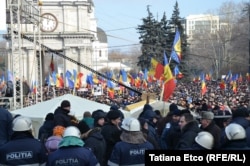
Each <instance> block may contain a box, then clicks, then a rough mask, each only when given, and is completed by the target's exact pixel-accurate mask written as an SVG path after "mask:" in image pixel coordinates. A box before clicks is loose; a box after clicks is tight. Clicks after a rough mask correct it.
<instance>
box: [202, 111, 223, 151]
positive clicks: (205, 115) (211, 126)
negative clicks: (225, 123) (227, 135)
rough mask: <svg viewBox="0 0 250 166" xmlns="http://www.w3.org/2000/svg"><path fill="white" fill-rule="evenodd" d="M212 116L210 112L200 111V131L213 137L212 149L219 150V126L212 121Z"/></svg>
mask: <svg viewBox="0 0 250 166" xmlns="http://www.w3.org/2000/svg"><path fill="white" fill-rule="evenodd" d="M213 119H214V114H213V112H211V111H202V112H201V120H200V123H201V127H200V129H201V130H203V131H207V132H209V133H210V134H212V135H213V138H214V143H213V146H214V147H213V149H219V148H220V138H221V135H220V134H221V129H220V127H219V126H217V125H216V124H215V122H214V121H213Z"/></svg>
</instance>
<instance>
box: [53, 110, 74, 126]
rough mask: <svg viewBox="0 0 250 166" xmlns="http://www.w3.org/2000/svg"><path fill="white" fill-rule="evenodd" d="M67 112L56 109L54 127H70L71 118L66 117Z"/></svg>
mask: <svg viewBox="0 0 250 166" xmlns="http://www.w3.org/2000/svg"><path fill="white" fill-rule="evenodd" d="M68 113H69V111H67V110H64V109H63V108H61V107H58V108H57V109H56V110H55V113H54V125H55V126H63V127H65V128H66V127H68V126H71V125H72V123H71V116H69V115H68Z"/></svg>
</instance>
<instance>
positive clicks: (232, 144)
mask: <svg viewBox="0 0 250 166" xmlns="http://www.w3.org/2000/svg"><path fill="white" fill-rule="evenodd" d="M221 150H250V148H249V147H248V146H247V142H246V139H241V140H231V141H229V140H227V142H226V143H225V144H224V145H223V146H222V147H221Z"/></svg>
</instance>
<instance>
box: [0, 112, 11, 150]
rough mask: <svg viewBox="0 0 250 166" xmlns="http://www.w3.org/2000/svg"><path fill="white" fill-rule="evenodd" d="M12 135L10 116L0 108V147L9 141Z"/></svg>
mask: <svg viewBox="0 0 250 166" xmlns="http://www.w3.org/2000/svg"><path fill="white" fill-rule="evenodd" d="M11 134H12V115H11V113H10V112H9V111H8V110H6V109H3V108H0V147H1V146H2V145H3V144H5V143H7V142H8V141H9V140H10V137H11Z"/></svg>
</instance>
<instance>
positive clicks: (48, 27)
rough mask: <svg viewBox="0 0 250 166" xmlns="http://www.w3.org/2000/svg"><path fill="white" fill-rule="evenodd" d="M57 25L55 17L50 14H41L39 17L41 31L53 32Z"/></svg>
mask: <svg viewBox="0 0 250 166" xmlns="http://www.w3.org/2000/svg"><path fill="white" fill-rule="evenodd" d="M57 25H58V21H57V18H56V16H55V15H53V14H51V13H43V14H42V15H41V31H43V32H53V31H54V30H55V29H56V28H57Z"/></svg>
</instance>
